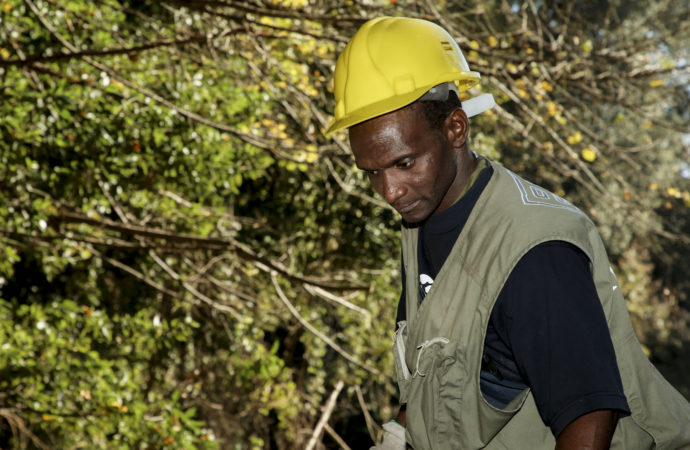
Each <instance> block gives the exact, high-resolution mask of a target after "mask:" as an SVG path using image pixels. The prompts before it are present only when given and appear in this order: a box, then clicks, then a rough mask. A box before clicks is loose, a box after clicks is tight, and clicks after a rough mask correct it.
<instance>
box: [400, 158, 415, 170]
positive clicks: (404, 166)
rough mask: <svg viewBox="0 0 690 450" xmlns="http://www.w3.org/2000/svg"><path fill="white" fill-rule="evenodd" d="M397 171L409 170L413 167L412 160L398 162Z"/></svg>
mask: <svg viewBox="0 0 690 450" xmlns="http://www.w3.org/2000/svg"><path fill="white" fill-rule="evenodd" d="M397 166H398V169H409V168H411V167H412V166H414V159H405V160H402V161H400V162H399V163H398V164H397Z"/></svg>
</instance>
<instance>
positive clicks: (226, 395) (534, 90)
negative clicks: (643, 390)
mask: <svg viewBox="0 0 690 450" xmlns="http://www.w3.org/2000/svg"><path fill="white" fill-rule="evenodd" d="M684 3H685V2H677V1H673V0H658V1H654V2H641V1H622V0H619V1H615V0H610V1H603V0H602V1H594V0H588V1H582V2H569V1H556V0H547V1H540V0H529V1H524V2H523V1H508V0H486V1H457V2H456V1H451V0H448V1H443V2H439V3H437V4H434V3H433V2H409V3H408V2H405V1H402V0H398V1H394V0H390V1H383V2H381V1H375V2H371V1H362V2H356V1H348V2H344V3H340V2H329V1H326V0H311V1H307V0H256V1H250V2H236V1H234V0H221V1H210V0H191V1H184V2H182V1H176V0H163V1H160V2H145V1H140V0H97V1H77V0H61V1H57V0H0V81H1V82H0V254H1V255H2V257H0V441H7V442H10V445H12V446H14V448H65V449H67V448H106V447H113V446H115V447H117V448H305V447H309V446H327V447H333V448H337V447H339V446H340V447H343V448H346V446H347V445H349V446H351V447H353V448H362V447H366V446H367V445H369V444H370V442H371V439H372V438H374V437H375V436H376V434H377V433H378V432H379V430H380V428H379V426H378V423H380V422H381V421H382V420H386V419H387V418H388V417H389V416H391V415H392V414H393V413H394V411H395V408H396V405H395V401H396V400H395V399H396V392H397V388H396V387H395V385H394V384H393V380H392V362H391V355H390V354H389V353H390V352H389V350H390V345H391V341H390V335H391V332H392V329H393V325H394V323H393V322H394V317H395V315H394V310H395V306H396V303H397V296H398V293H399V283H400V280H399V277H400V274H399V267H398V266H399V258H400V255H399V230H398V226H399V225H398V222H397V218H396V216H395V215H394V214H393V211H392V210H391V209H390V208H388V207H387V206H386V205H385V204H384V203H383V202H382V201H381V199H379V198H376V197H374V196H373V193H372V191H371V189H370V188H369V186H368V184H367V182H366V179H365V177H364V176H363V174H362V173H360V172H358V171H357V170H356V169H355V167H354V164H353V160H352V158H351V155H350V153H349V150H348V147H347V135H346V134H345V133H344V132H342V133H339V134H336V135H335V136H332V137H327V136H325V135H324V130H325V128H326V126H327V124H328V121H329V120H330V118H331V111H332V105H333V99H332V93H331V89H332V88H331V75H332V71H333V68H334V62H335V58H336V56H337V54H338V52H339V51H340V50H341V49H342V48H343V46H344V45H345V43H346V42H347V40H348V39H349V38H350V37H351V36H352V34H353V33H354V32H355V30H356V29H357V28H358V27H359V26H360V25H361V24H362V23H363V22H364V21H365V20H366V19H368V18H371V17H374V16H378V15H407V16H415V17H424V18H427V19H430V20H434V21H437V22H438V23H440V24H442V25H443V26H444V27H446V28H447V29H448V30H449V31H450V32H451V34H452V35H453V36H454V37H456V38H457V40H458V43H459V45H460V46H461V48H462V49H463V51H464V52H465V54H466V57H467V59H468V62H469V64H470V67H472V68H473V69H474V70H477V71H479V72H481V73H482V77H483V78H482V80H483V81H482V84H481V86H479V87H477V88H475V89H474V90H473V91H472V94H477V93H478V92H479V90H483V91H488V92H491V93H493V94H494V96H495V97H496V99H497V101H498V103H499V106H498V107H497V108H495V109H494V110H493V111H492V112H490V113H487V114H485V115H483V116H481V117H479V118H476V119H473V120H472V131H471V136H472V137H471V142H472V144H471V145H472V147H473V149H474V150H476V151H477V152H479V153H481V154H484V155H487V156H490V157H492V158H495V159H497V160H499V161H501V162H502V163H504V164H505V165H506V166H508V167H510V168H511V169H512V170H514V171H516V172H518V173H519V174H521V175H523V176H525V177H527V178H530V179H532V180H534V181H536V182H538V183H541V184H543V185H545V186H547V187H549V188H550V189H552V190H554V191H555V192H557V193H558V194H561V195H563V196H565V197H567V198H568V199H569V200H571V201H572V202H574V203H575V204H577V205H578V206H580V207H581V208H583V209H584V210H585V211H587V212H588V214H590V215H591V217H592V218H593V219H594V220H595V222H596V223H597V224H598V226H599V227H600V230H601V232H602V235H603V237H604V239H605V241H606V244H607V246H608V248H609V251H610V256H611V259H612V262H613V263H614V268H615V269H616V271H617V272H618V275H619V280H621V285H622V288H623V289H624V291H625V293H626V295H627V298H628V299H629V306H630V310H631V313H632V315H633V319H634V322H635V325H636V328H637V331H638V334H639V335H640V337H641V339H642V340H643V342H644V344H645V346H646V350H647V352H648V353H649V355H650V357H651V359H652V360H653V361H654V362H655V363H657V364H659V366H660V368H661V369H662V371H664V372H665V373H666V374H667V375H668V376H669V378H670V379H671V380H672V381H673V382H674V383H675V384H677V385H678V386H679V388H681V389H683V392H684V393H686V395H688V393H689V392H690V384H688V380H687V376H683V370H685V373H687V370H688V369H690V368H689V367H687V364H688V362H687V361H690V355H688V352H689V351H690V350H688V348H689V347H690V330H689V329H690V325H689V324H690V321H689V320H688V316H689V315H690V314H689V313H688V311H689V310H690V281H688V280H690V273H689V272H688V268H687V266H686V265H684V264H682V263H681V262H683V261H686V260H687V258H688V257H689V256H690V232H689V230H690V225H689V221H690V193H689V192H688V190H689V189H690V135H689V134H688V128H689V127H688V123H689V122H690V120H689V119H690V108H689V103H690V89H689V88H688V85H689V84H690V83H689V81H690V69H689V66H688V61H689V60H690V50H689V49H688V47H687V42H688V41H690V28H689V25H688V24H690V12H689V11H688V8H687V6H686V5H684ZM683 352H685V353H683ZM682 364H685V367H684V366H683V365H682ZM341 389H342V390H341ZM329 400H330V402H329ZM321 419H323V420H321ZM346 443H347V444H346ZM310 448H311V447H310Z"/></svg>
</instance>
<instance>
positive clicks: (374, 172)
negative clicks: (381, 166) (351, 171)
mask: <svg viewBox="0 0 690 450" xmlns="http://www.w3.org/2000/svg"><path fill="white" fill-rule="evenodd" d="M365 172H366V173H367V175H369V176H370V177H373V176H376V175H378V174H379V171H378V170H365Z"/></svg>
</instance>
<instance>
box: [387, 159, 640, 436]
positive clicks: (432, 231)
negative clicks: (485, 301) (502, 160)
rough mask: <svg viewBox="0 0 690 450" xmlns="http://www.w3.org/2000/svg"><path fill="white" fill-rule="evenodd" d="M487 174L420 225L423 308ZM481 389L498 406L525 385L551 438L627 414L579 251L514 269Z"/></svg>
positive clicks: (525, 261)
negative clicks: (595, 419) (597, 418)
mask: <svg viewBox="0 0 690 450" xmlns="http://www.w3.org/2000/svg"><path fill="white" fill-rule="evenodd" d="M492 174H493V169H491V167H487V168H485V169H484V170H483V171H482V172H481V173H480V175H479V177H478V178H477V180H476V181H475V183H474V184H473V185H472V187H471V188H470V189H469V190H468V191H467V193H466V194H465V195H464V196H463V197H462V198H461V199H460V200H458V201H457V202H456V203H455V204H454V205H452V206H451V207H450V208H448V209H446V210H444V211H442V212H440V213H438V214H435V215H433V216H431V217H430V218H429V219H427V221H426V222H425V223H424V224H423V225H422V226H421V227H420V229H419V240H418V241H419V243H418V246H419V247H418V266H419V274H420V283H419V299H420V302H421V301H422V300H423V299H424V296H425V295H426V293H427V292H428V291H429V289H430V288H431V285H432V283H433V279H434V278H435V277H436V275H437V274H438V272H439V271H440V270H441V266H442V265H443V263H444V262H445V260H446V258H447V256H448V254H449V253H450V250H451V248H452V247H453V245H454V243H455V241H456V239H457V237H458V236H459V234H460V232H461V231H462V228H463V226H464V224H465V222H466V221H467V217H468V216H469V214H470V212H471V211H472V208H473V207H474V205H475V203H476V201H477V199H478V198H479V196H480V195H481V193H482V191H483V190H484V188H485V187H486V185H487V183H488V182H489V179H490V178H491V175H492ZM404 280H405V276H404V268H403V292H402V296H401V299H400V303H399V304H398V317H397V319H398V320H397V321H398V322H399V321H400V320H405V300H404V299H405V282H404ZM480 385H481V390H482V394H483V395H484V397H485V398H486V399H487V401H488V402H489V403H491V404H492V405H494V406H495V407H498V408H503V407H505V406H506V405H507V404H508V403H509V402H510V400H512V399H513V398H514V397H515V396H516V395H517V394H518V393H520V392H521V391H523V390H524V389H526V388H527V387H530V388H531V389H532V394H533V395H534V399H535V402H536V404H537V409H538V410H539V413H540V415H541V418H542V420H543V421H544V423H545V424H546V425H547V426H549V427H551V430H552V432H553V434H554V436H556V437H558V435H559V434H560V433H561V431H563V429H564V428H565V427H566V426H567V425H568V424H569V423H570V422H572V421H573V420H575V419H576V418H578V417H580V416H581V415H583V414H586V413H588V412H592V411H595V410H600V409H615V410H619V411H621V412H622V413H623V415H627V414H629V408H628V404H627V402H626V399H625V395H624V394H623V386H622V383H621V379H620V374H619V372H618V365H617V363H616V356H615V352H614V349H613V344H612V342H611V336H610V334H609V331H608V327H607V325H606V318H605V316H604V311H603V309H602V306H601V302H600V301H599V297H598V295H597V292H596V289H595V286H594V281H593V280H592V274H591V271H590V266H589V260H588V258H587V256H586V255H585V254H584V253H583V252H582V251H581V250H580V249H578V248H577V247H575V246H573V245H571V244H568V243H566V242H562V241H550V242H545V243H543V244H540V245H538V246H536V247H534V248H533V249H531V250H530V251H529V252H528V253H527V254H525V256H523V257H522V259H521V260H520V261H519V262H518V264H517V265H516V266H515V268H514V269H513V271H512V272H511V274H510V276H509V277H508V280H507V281H506V284H505V285H504V287H503V289H502V290H501V293H500V294H499V296H498V299H497V300H496V303H495V305H494V309H493V310H492V313H491V317H490V319H489V324H488V327H487V333H486V338H485V341H484V352H483V362H482V370H481V380H480Z"/></svg>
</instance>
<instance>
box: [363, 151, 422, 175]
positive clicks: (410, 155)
mask: <svg viewBox="0 0 690 450" xmlns="http://www.w3.org/2000/svg"><path fill="white" fill-rule="evenodd" d="M416 156H417V154H416V153H408V154H406V155H403V156H401V157H399V158H397V159H395V160H393V161H392V162H391V163H390V164H388V165H386V166H383V167H378V168H376V169H372V168H369V167H362V166H360V165H359V164H357V168H358V169H359V170H363V171H365V172H371V171H372V170H384V169H388V168H390V167H393V166H397V165H398V164H400V162H402V161H403V160H404V159H409V158H414V157H416Z"/></svg>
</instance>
